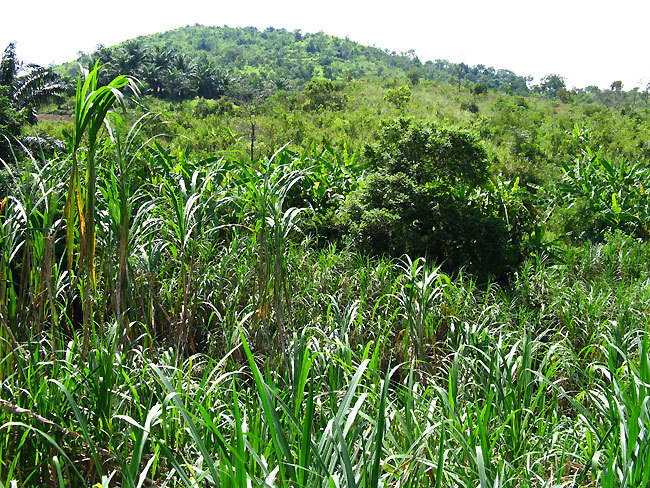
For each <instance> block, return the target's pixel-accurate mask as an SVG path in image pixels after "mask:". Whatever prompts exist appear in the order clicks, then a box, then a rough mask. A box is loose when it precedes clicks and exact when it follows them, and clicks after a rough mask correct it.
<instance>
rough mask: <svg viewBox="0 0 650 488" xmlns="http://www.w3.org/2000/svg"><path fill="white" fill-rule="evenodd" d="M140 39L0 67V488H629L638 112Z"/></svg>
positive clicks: (618, 104) (387, 63) (648, 245)
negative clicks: (58, 76) (55, 74)
mask: <svg viewBox="0 0 650 488" xmlns="http://www.w3.org/2000/svg"><path fill="white" fill-rule="evenodd" d="M202 32H203V33H205V36H203V37H202V36H201V35H200V33H202ZM217 33H218V35H217ZM226 34H227V35H226ZM185 35H187V37H186V38H184V37H183V36H185ZM228 36H231V37H232V38H228ZM262 36H266V38H264V37H262ZM155 37H156V36H153V37H149V38H142V39H139V40H132V41H129V42H127V43H125V44H123V45H121V46H117V47H114V48H105V49H102V50H100V52H98V53H95V54H94V55H93V56H92V57H93V58H95V59H99V60H102V61H103V62H104V63H105V65H104V66H100V65H97V66H95V67H94V68H93V69H92V70H89V72H87V73H85V74H84V77H83V78H78V79H79V82H77V83H75V85H74V86H75V89H76V91H75V92H72V90H71V89H70V91H69V92H68V94H67V98H66V97H61V99H59V100H57V101H56V102H52V101H50V102H49V103H50V105H49V106H47V107H43V105H41V104H39V103H38V101H39V100H37V99H35V98H34V97H30V98H23V97H22V96H21V94H24V93H25V91H26V90H24V89H21V87H25V86H32V87H33V88H34V90H33V92H32V93H33V94H37V93H38V92H41V94H42V95H43V97H44V99H46V100H51V98H52V90H51V88H53V87H52V85H50V84H48V83H46V79H45V78H43V79H41V82H40V83H37V84H32V85H30V84H29V82H30V80H34V79H37V78H35V77H33V76H28V75H31V74H32V72H28V73H27V74H26V75H23V74H20V72H19V70H18V67H19V66H20V64H19V63H17V62H12V63H10V62H8V61H15V56H14V57H10V56H8V55H5V56H4V57H3V59H2V63H0V66H5V75H7V73H8V74H9V75H10V76H5V77H6V78H7V79H9V82H7V81H4V83H5V84H2V83H0V139H2V140H4V141H6V145H5V148H6V149H7V151H6V152H5V155H4V156H0V158H1V159H2V161H1V162H2V164H1V167H0V488H3V487H5V486H7V487H9V486H10V487H12V488H13V487H16V488H31V487H33V486H57V487H60V488H63V487H66V488H77V487H79V488H82V487H83V488H88V487H89V486H92V487H93V488H95V487H99V488H108V487H109V486H120V487H124V488H143V487H147V488H148V487H163V486H168V487H174V488H197V487H198V486H201V487H206V488H207V487H216V488H218V487H241V488H248V487H251V488H252V487H262V486H264V487H278V488H290V487H291V488H293V487H301V488H324V487H336V488H340V487H354V488H360V487H363V488H385V487H403V488H421V487H429V486H431V487H433V486H435V487H446V486H454V487H458V488H472V487H478V486H480V487H482V488H484V487H502V488H533V487H535V488H542V487H544V488H566V487H568V486H574V487H592V486H603V487H641V486H643V487H646V486H648V481H649V480H650V468H649V467H650V465H649V464H648V463H647V460H648V459H650V415H649V411H650V388H649V387H648V385H650V333H649V331H648V324H650V286H649V284H650V193H649V192H648V191H647V188H648V184H649V180H650V162H649V161H650V108H649V106H648V99H647V97H646V98H642V97H641V94H640V93H636V92H629V93H625V92H623V91H622V87H621V86H620V85H618V84H617V85H615V86H614V85H613V88H612V90H611V91H606V92H593V91H589V92H587V91H582V92H570V91H567V90H566V88H565V87H563V83H562V79H561V78H560V77H558V76H557V75H553V76H549V77H547V79H546V80H545V81H544V82H543V83H542V84H541V85H540V86H538V87H532V89H530V88H528V87H527V86H526V85H525V83H524V85H523V86H526V88H525V90H530V92H526V93H524V94H517V93H515V90H514V89H513V87H512V84H507V85H500V86H492V85H490V84H489V83H488V81H489V80H488V81H480V82H476V80H474V81H472V80H471V79H470V73H472V69H473V68H467V69H465V68H464V67H463V66H462V65H455V68H454V65H449V66H447V68H445V67H444V63H443V62H440V63H438V64H437V65H436V63H430V64H428V65H427V64H426V63H425V64H424V65H421V64H418V63H419V62H418V61H417V60H416V59H415V57H414V56H412V55H407V56H402V57H400V56H396V55H392V54H388V53H382V52H381V51H377V50H373V48H364V47H363V46H358V45H354V43H349V41H343V40H340V39H339V40H337V39H336V38H332V37H329V36H326V35H325V34H314V35H304V36H303V35H302V34H299V33H298V34H296V33H288V32H285V31H268V32H258V31H256V30H254V29H228V28H216V29H212V28H202V27H199V26H195V27H190V28H185V29H179V30H177V31H173V33H167V34H161V35H160V39H159V40H158V41H156V39H155ZM269 37H270V38H271V39H269ZM183 39H184V40H183ZM283 39H284V40H286V41H287V43H286V44H285V45H283V44H282V42H283ZM245 40H248V43H246V42H244V41H245ZM319 40H320V41H322V42H321V43H320V44H319V42H317V41H319ZM190 41H191V44H192V47H190ZM310 41H313V43H311V44H310ZM157 42H159V43H157ZM197 43H198V47H201V49H200V50H197ZM238 43H239V44H238ZM184 44H186V45H184ZM227 46H229V47H227ZM271 46H275V47H271ZM283 46H284V47H283ZM310 46H312V47H310ZM334 46H338V47H337V48H335V47H334ZM343 46H348V47H350V50H349V52H348V54H345V55H343V54H342V47H343ZM336 49H338V51H336ZM355 49H356V51H355ZM283 50H284V51H283ZM310 51H311V52H310ZM336 52H338V53H339V55H340V56H341V57H340V58H337V56H336V54H335V53H336ZM281 53H284V58H283V56H282V55H281ZM325 53H330V54H327V55H326V54H325ZM331 53H334V54H331ZM11 54H12V55H13V53H11ZM211 56H212V57H211ZM219 56H222V57H221V58H220V57H219ZM328 56H329V58H328ZM335 58H336V59H335ZM289 59H291V62H288V61H287V60H289ZM325 59H330V60H331V61H328V62H327V64H323V63H325ZM91 61H93V60H91V59H90V56H86V59H85V60H84V62H91ZM284 61H287V63H286V64H285V65H282V66H280V63H281V62H284ZM301 63H302V66H303V67H306V68H305V71H304V73H303V72H301V71H300V69H297V68H296V66H298V67H299V66H301ZM391 63H392V64H391ZM400 63H403V65H402V64H400ZM10 64H11V69H6V67H7V66H9V65H10ZM327 66H329V67H330V68H331V69H334V68H332V66H334V67H336V69H337V70H339V69H340V70H339V71H337V73H338V74H337V73H334V72H332V73H329V74H330V75H331V76H332V77H333V78H334V79H327V78H325V77H324V76H325V73H324V72H322V70H323V68H324V67H327ZM436 66H438V67H440V71H435V69H438V68H436ZM285 68H286V70H285V71H282V70H283V69H285ZM295 68H296V69H297V70H296V71H293V70H294V69H295ZM357 68H358V72H356V74H354V73H355V71H354V69H357ZM429 68H430V71H427V70H428V69H429ZM456 68H457V69H458V71H457V73H458V74H459V75H460V77H459V78H454V77H453V76H452V75H453V74H454V71H453V70H454V69H456ZM445 69H451V71H448V72H447V74H448V77H447V78H444V77H442V75H441V77H439V78H436V77H435V76H434V74H435V73H445ZM477 69H478V68H477ZM380 70H381V71H382V73H383V74H381V75H380V74H379V73H380ZM486 70H487V72H488V73H489V69H487V68H485V69H483V68H482V69H480V70H479V71H478V72H479V73H483V72H484V71H486ZM40 73H43V74H48V75H50V74H51V73H50V72H49V71H47V73H45V72H41V71H35V72H34V74H36V75H37V74H40ZM495 73H496V76H498V73H497V72H495ZM504 73H505V74H506V75H507V73H506V72H504ZM116 74H119V76H116V77H115V75H116ZM502 74H503V73H502ZM127 75H130V76H134V77H137V78H138V79H139V80H140V81H141V85H140V87H141V89H140V90H141V92H142V94H143V96H142V97H140V96H137V95H138V91H140V90H138V89H137V88H135V87H134V84H133V83H132V81H133V80H132V79H129V76H127ZM357 75H358V77H359V79H354V77H355V76H357ZM486 76H487V75H486ZM512 76H515V75H512ZM278 77H280V78H278ZM490 79H492V80H495V79H496V78H490ZM486 80H487V78H486ZM0 81H1V80H0ZM59 81H60V80H57V83H58V82H59ZM105 83H108V85H106V84H105ZM56 86H57V87H58V85H56ZM36 89H38V90H36ZM522 89H523V88H522ZM120 102H124V103H120ZM37 109H39V110H40V112H41V115H42V113H43V111H44V110H45V111H46V112H48V113H49V114H50V116H49V117H41V118H40V120H39V123H38V125H37V126H28V125H27V121H26V118H25V113H26V112H27V111H28V110H30V111H33V113H34V114H36V110H37ZM71 114H72V115H71ZM3 117H4V119H5V120H8V121H10V122H13V123H12V125H13V128H12V132H9V131H7V132H6V133H7V136H4V133H3V132H2V131H3V130H5V129H4V128H3V126H6V125H7V124H5V123H4V122H3ZM46 119H49V120H46ZM21 130H22V133H21V132H20V131H21ZM34 132H36V133H37V134H39V135H41V134H43V133H46V134H50V135H51V136H53V137H54V139H58V140H63V139H65V141H66V144H61V145H59V146H58V147H56V148H54V149H53V148H51V147H50V148H47V147H45V146H46V144H45V143H44V141H45V142H46V139H43V138H39V137H34V136H31V134H32V133H34ZM27 135H30V136H31V137H32V140H34V139H35V141H34V142H35V143H36V144H35V146H36V147H37V150H34V151H29V150H28V149H27V148H26V142H27V138H26V136H27ZM2 136H4V137H2Z"/></svg>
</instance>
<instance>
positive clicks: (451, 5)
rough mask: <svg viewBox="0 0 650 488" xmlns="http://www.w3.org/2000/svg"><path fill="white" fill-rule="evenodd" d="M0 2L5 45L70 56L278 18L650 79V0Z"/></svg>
mask: <svg viewBox="0 0 650 488" xmlns="http://www.w3.org/2000/svg"><path fill="white" fill-rule="evenodd" d="M3 3H5V5H3V6H2V7H1V8H0V49H1V50H4V48H5V47H6V45H7V44H8V43H9V42H10V41H16V43H17V53H18V56H19V58H20V59H21V60H24V61H28V62H35V63H38V64H42V65H47V64H50V63H60V62H65V61H71V60H73V59H74V58H76V54H77V52H78V51H92V50H94V48H95V46H97V44H100V43H101V44H105V45H112V44H116V43H118V42H121V41H123V40H126V39H129V38H131V37H136V36H138V35H143V34H151V33H155V32H161V31H165V30H168V29H173V28H176V27H181V26H184V25H188V24H194V23H199V24H203V25H228V26H231V27H238V26H249V25H252V26H255V27H258V28H260V29H264V28H266V27H269V26H272V27H276V28H286V29H288V30H293V29H301V30H302V31H303V32H318V31H321V30H322V31H323V32H325V33H327V34H332V35H337V36H341V37H345V36H348V37H349V38H350V39H352V40H354V41H358V42H360V43H362V44H366V45H375V46H377V47H379V48H382V49H384V48H386V49H390V50H394V51H397V52H400V51H406V50H408V49H415V51H416V53H417V55H418V56H419V57H420V59H421V60H422V61H423V62H424V61H426V60H428V59H431V60H435V59H448V60H450V61H453V62H461V61H462V62H465V63H467V64H469V65H474V64H479V63H481V64H485V65H487V66H494V67H495V68H507V69H511V70H513V71H514V72H516V73H517V74H519V75H533V76H535V78H536V81H537V80H538V79H539V78H540V77H542V76H544V75H546V74H549V73H558V74H560V75H562V76H564V77H566V79H567V86H569V87H572V86H577V87H584V86H586V85H598V86H600V87H601V88H608V87H609V85H610V84H611V83H612V81H614V80H622V81H623V83H624V89H631V88H632V87H633V86H639V85H643V86H645V83H646V82H647V81H650V57H649V56H648V55H647V48H648V25H647V24H648V21H649V20H650V1H648V0H618V1H616V2H612V1H609V2H605V1H602V0H543V1H540V0H536V1H529V0H493V1H488V0H446V1H439V0H430V1H399V0H397V1H396V0H392V1H386V0H374V1H367V0H362V1H356V0H347V1H343V0H330V1H327V0H320V1H318V2H315V1H309V0H303V1H298V0H266V1H258V0H255V1H246V0H241V1H239V2H237V1H234V2H233V1H232V0H228V1H223V0H212V1H198V0H182V1H179V0H173V1H170V0H158V1H151V0H131V1H130V2H88V1H85V2H81V1H78V0H60V1H56V0H23V1H9V0H7V1H6V2H3Z"/></svg>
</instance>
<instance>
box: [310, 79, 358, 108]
mask: <svg viewBox="0 0 650 488" xmlns="http://www.w3.org/2000/svg"><path fill="white" fill-rule="evenodd" d="M341 89H342V86H341V85H340V84H338V83H334V82H332V81H331V80H311V81H310V82H309V83H307V86H306V87H305V96H306V97H307V102H306V103H305V107H304V108H305V110H323V109H326V110H343V108H344V107H345V103H346V102H347V96H346V95H345V94H344V93H341Z"/></svg>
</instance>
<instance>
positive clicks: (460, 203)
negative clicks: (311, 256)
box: [338, 118, 518, 279]
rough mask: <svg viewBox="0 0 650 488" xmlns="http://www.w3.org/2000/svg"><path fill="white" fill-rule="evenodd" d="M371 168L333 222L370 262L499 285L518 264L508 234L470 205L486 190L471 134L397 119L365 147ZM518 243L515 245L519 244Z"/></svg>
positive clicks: (482, 155) (483, 164) (483, 161)
mask: <svg viewBox="0 0 650 488" xmlns="http://www.w3.org/2000/svg"><path fill="white" fill-rule="evenodd" d="M365 155H366V158H367V159H368V162H369V163H370V165H371V167H373V168H374V172H373V173H372V174H370V175H369V176H368V178H367V179H366V181H365V184H364V185H363V186H362V187H360V188H359V189H358V190H356V191H354V192H352V193H351V194H350V195H348V198H347V199H346V202H345V203H344V205H343V206H342V208H341V209H340V211H339V214H338V217H339V223H340V225H341V227H342V228H343V230H344V232H345V233H346V235H347V236H348V239H349V240H350V242H351V244H352V245H354V246H355V247H356V248H357V249H359V250H361V251H363V252H366V253H368V254H373V255H388V256H395V257H397V256H401V255H403V254H408V255H410V256H412V257H414V256H427V257H429V258H432V259H434V260H436V261H438V262H440V263H442V265H443V267H444V268H445V269H446V270H448V271H455V270H458V269H459V268H461V267H466V268H467V269H468V270H469V271H470V272H472V273H474V274H476V275H477V276H479V277H480V278H482V279H485V278H488V277H498V278H501V277H503V276H504V274H505V273H506V272H507V271H508V269H509V268H510V267H511V265H513V264H514V262H515V261H516V256H514V254H513V252H512V250H513V249H518V246H517V245H515V243H512V242H510V241H511V240H512V239H511V238H512V236H513V235H514V234H513V233H512V232H511V229H509V228H508V224H507V222H506V220H505V219H503V218H501V217H500V215H499V213H498V212H496V211H494V210H493V209H491V206H490V205H484V204H483V202H485V201H486V200H490V199H485V200H483V201H482V200H481V199H480V198H476V196H477V195H479V194H480V193H481V192H478V191H477V189H478V188H479V187H484V190H483V193H485V191H490V186H489V185H488V182H489V179H488V175H487V167H488V161H487V155H486V152H485V150H484V149H483V147H482V146H481V144H480V142H479V141H478V139H477V138H476V137H475V136H474V135H473V134H471V133H469V132H466V131H461V130H457V129H452V128H443V127H440V126H438V125H435V124H432V123H426V122H417V123H415V122H413V121H411V120H409V119H405V118H400V119H397V120H395V121H392V122H388V123H384V125H383V130H382V133H381V136H380V138H379V142H378V143H377V144H375V145H373V146H367V147H366V148H365ZM517 244H518V243H517Z"/></svg>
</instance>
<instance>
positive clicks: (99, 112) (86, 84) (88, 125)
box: [65, 64, 135, 356]
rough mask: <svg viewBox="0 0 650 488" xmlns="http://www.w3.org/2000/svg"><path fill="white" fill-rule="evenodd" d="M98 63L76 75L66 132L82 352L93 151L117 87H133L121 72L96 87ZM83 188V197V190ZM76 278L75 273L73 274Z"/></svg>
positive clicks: (89, 284) (87, 322)
mask: <svg viewBox="0 0 650 488" xmlns="http://www.w3.org/2000/svg"><path fill="white" fill-rule="evenodd" d="M99 70H100V66H99V64H95V67H94V69H93V70H92V71H90V72H89V73H88V74H86V77H85V80H82V75H81V74H80V75H79V79H78V81H77V94H76V104H75V125H74V129H73V133H72V135H71V136H69V144H70V146H71V147H70V149H71V153H72V171H71V173H70V183H69V186H68V198H67V202H66V208H65V219H66V225H67V229H66V238H67V247H66V250H67V254H68V270H69V272H72V271H73V261H74V248H75V242H74V241H75V224H76V221H77V219H78V222H79V257H78V266H79V268H81V274H80V277H81V290H82V295H83V297H82V300H83V346H82V348H83V355H84V356H86V355H87V353H88V343H89V339H90V327H91V326H92V323H93V297H94V295H95V241H96V236H95V196H96V195H95V194H96V179H97V171H96V168H95V154H96V152H97V142H98V135H99V133H100V131H101V128H102V125H103V124H104V120H105V119H106V115H107V114H108V112H109V111H110V110H111V109H112V108H113V106H114V105H115V103H116V102H119V103H122V101H123V95H122V93H121V92H120V88H123V87H124V86H126V85H127V84H130V85H131V86H132V88H134V89H135V85H134V84H133V82H132V80H130V78H128V77H126V76H124V75H121V76H118V77H116V78H115V79H114V80H113V81H111V82H110V83H109V84H108V85H106V86H101V87H98V86H97V83H98V78H99ZM84 135H85V136H86V142H87V148H86V152H85V163H86V184H85V188H82V186H81V184H80V181H79V161H78V153H79V152H80V149H81V146H82V142H83V139H84ZM84 191H85V199H84V198H83V196H82V195H83V193H84ZM77 278H79V275H77Z"/></svg>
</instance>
